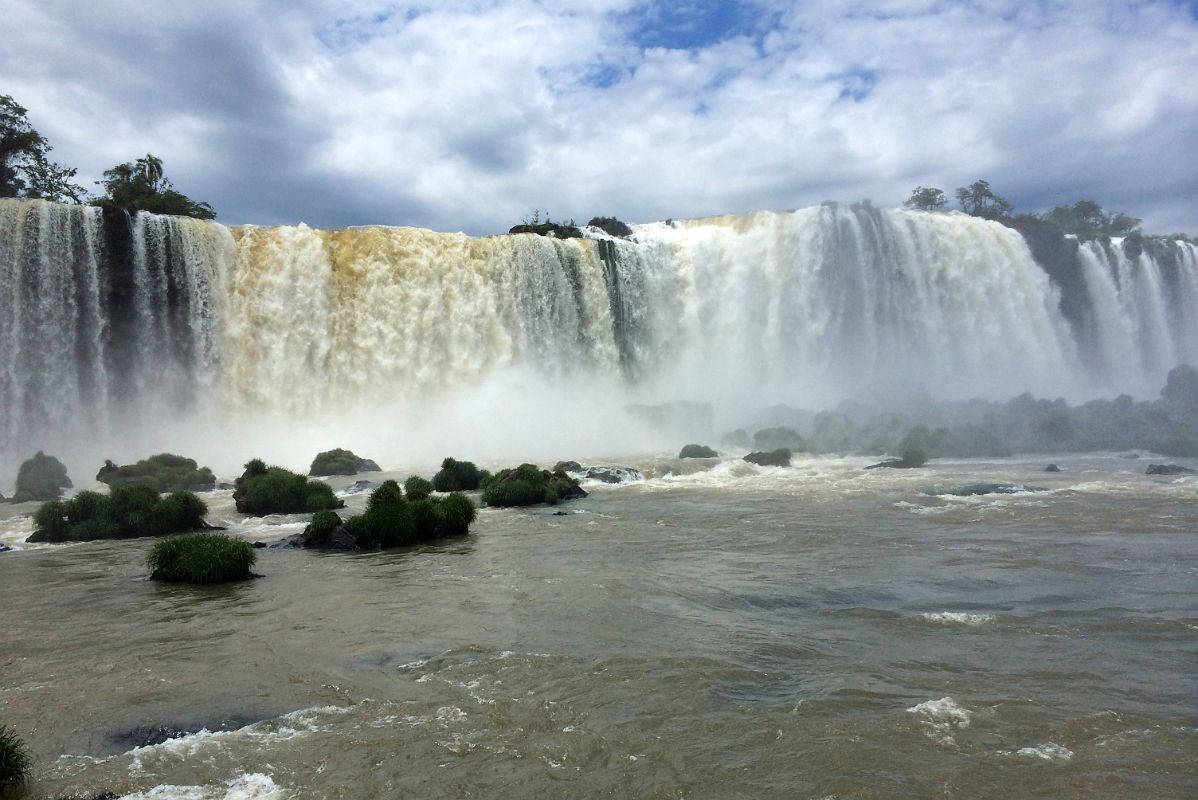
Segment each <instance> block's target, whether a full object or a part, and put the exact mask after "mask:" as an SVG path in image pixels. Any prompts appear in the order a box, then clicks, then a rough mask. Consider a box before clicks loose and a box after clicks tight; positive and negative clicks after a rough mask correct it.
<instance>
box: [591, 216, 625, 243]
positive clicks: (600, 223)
mask: <svg viewBox="0 0 1198 800" xmlns="http://www.w3.org/2000/svg"><path fill="white" fill-rule="evenodd" d="M587 225H588V226H589V227H592V228H598V229H599V230H601V231H603V232H604V233H606V234H607V235H608V236H617V237H620V238H622V239H627V238H628V237H629V236H631V235H632V228H631V227H630V226H629V225H628V223H626V222H621V221H620V220H618V219H616V218H615V217H591V221H590V222H588V223H587Z"/></svg>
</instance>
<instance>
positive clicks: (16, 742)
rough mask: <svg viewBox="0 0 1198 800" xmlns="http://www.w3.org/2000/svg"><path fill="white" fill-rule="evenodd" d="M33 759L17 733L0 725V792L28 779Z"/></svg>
mask: <svg viewBox="0 0 1198 800" xmlns="http://www.w3.org/2000/svg"><path fill="white" fill-rule="evenodd" d="M32 771H33V759H32V758H30V756H29V749H28V748H27V747H25V742H23V741H22V740H21V738H20V737H19V736H17V734H16V733H15V732H13V731H11V730H9V728H8V727H7V726H5V725H0V794H3V793H4V790H5V789H7V788H8V787H9V786H19V785H20V784H22V783H24V782H25V781H27V780H29V776H30V773H31V772H32Z"/></svg>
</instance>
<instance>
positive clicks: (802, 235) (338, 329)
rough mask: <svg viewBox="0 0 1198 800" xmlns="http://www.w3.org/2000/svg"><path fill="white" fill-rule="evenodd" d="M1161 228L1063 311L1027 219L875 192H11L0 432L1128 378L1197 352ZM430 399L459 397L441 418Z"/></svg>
mask: <svg viewBox="0 0 1198 800" xmlns="http://www.w3.org/2000/svg"><path fill="white" fill-rule="evenodd" d="M1170 247H1171V249H1168V257H1167V258H1165V257H1163V256H1161V254H1159V253H1158V254H1154V252H1149V251H1147V250H1145V251H1144V252H1142V253H1138V254H1136V255H1135V257H1130V256H1128V255H1127V254H1126V252H1125V249H1126V248H1124V247H1123V246H1122V245H1121V244H1120V243H1119V242H1115V243H1113V244H1112V245H1110V246H1101V245H1098V244H1096V243H1088V244H1084V245H1082V246H1081V247H1080V249H1079V255H1078V262H1077V270H1075V272H1076V271H1080V274H1081V276H1082V281H1083V282H1084V287H1085V292H1086V293H1088V297H1087V298H1086V302H1085V306H1086V309H1085V314H1083V315H1082V318H1081V319H1080V321H1079V320H1078V319H1074V318H1073V317H1071V318H1070V319H1069V320H1068V321H1067V320H1066V317H1065V316H1064V315H1063V314H1062V313H1061V311H1060V308H1059V306H1060V293H1059V291H1058V289H1057V287H1056V285H1054V284H1053V283H1052V281H1050V280H1049V277H1048V275H1047V274H1046V272H1045V271H1044V270H1043V269H1040V268H1039V267H1038V266H1037V264H1036V262H1035V261H1034V259H1033V257H1032V254H1031V252H1030V251H1029V249H1028V246H1027V244H1026V243H1025V241H1024V239H1023V237H1022V236H1021V235H1020V234H1019V233H1018V232H1016V231H1014V230H1012V229H1010V228H1007V227H1005V226H1003V225H1000V224H998V223H994V222H989V221H986V220H981V219H977V218H973V217H968V216H964V215H961V214H955V213H950V214H926V213H920V212H908V211H901V210H881V209H876V208H873V207H872V206H870V205H869V204H868V203H863V204H857V205H854V206H839V205H836V204H825V205H823V206H821V207H818V208H808V209H802V210H799V211H794V212H785V213H770V212H758V213H753V214H744V215H735V216H728V217H717V218H710V219H701V220H689V221H679V222H670V223H653V224H648V225H641V226H637V227H636V228H635V234H634V236H633V237H632V240H623V239H611V238H606V237H602V236H599V235H598V234H596V235H595V236H594V237H593V238H585V239H566V240H557V239H551V238H544V237H538V236H534V235H530V234H522V235H513V236H497V237H486V238H473V237H468V236H464V235H462V234H441V233H434V232H432V231H427V230H418V229H412V228H381V227H369V228H349V229H344V230H336V231H321V230H313V229H310V228H308V227H306V226H303V225H299V226H292V227H279V228H261V227H252V226H250V227H243V228H236V229H232V230H230V229H227V228H225V227H223V226H221V225H218V224H216V223H209V222H201V221H197V220H189V219H179V218H172V217H160V216H155V215H152V214H144V213H143V214H138V215H136V216H134V217H133V218H130V217H128V216H127V215H125V214H124V213H123V212H111V211H105V212H102V211H101V210H99V209H96V208H88V207H79V206H62V205H53V204H49V203H43V202H37V201H12V200H5V201H0V280H2V283H0V326H2V327H0V404H2V405H0V422H2V424H3V430H2V431H0V451H2V452H3V453H4V454H5V462H6V471H11V470H13V469H15V460H17V459H18V458H23V457H24V456H25V455H27V453H28V451H30V450H32V449H34V448H37V447H44V448H60V449H62V448H65V449H68V450H69V449H70V448H71V447H72V445H73V444H78V443H79V442H80V441H85V442H87V443H89V445H90V446H91V450H89V451H88V457H89V458H93V457H94V456H95V455H96V452H105V453H106V452H108V451H106V450H105V448H106V447H112V446H113V443H114V442H121V443H122V445H121V448H122V451H123V452H124V451H132V452H128V456H129V457H133V456H142V455H146V454H147V451H148V450H151V449H182V447H173V444H174V442H175V441H176V440H175V439H170V437H168V436H167V435H166V434H161V435H157V433H160V431H159V428H162V427H163V425H165V421H166V420H168V419H169V418H172V417H179V416H180V415H183V416H184V419H183V422H182V423H181V424H180V425H179V426H174V427H173V428H172V429H171V431H172V433H171V435H172V436H175V437H176V439H177V437H178V436H179V431H180V430H186V424H187V420H188V419H200V417H196V414H199V413H200V412H208V413H206V415H203V416H202V421H203V424H194V425H192V430H193V436H196V437H199V436H200V434H194V431H195V430H201V429H202V430H204V431H211V430H213V429H214V426H218V425H226V426H227V425H230V424H232V423H231V421H235V420H238V419H250V418H254V419H261V418H263V417H264V416H273V418H275V419H276V420H280V419H281V420H284V421H286V422H285V424H286V425H288V426H291V427H288V428H285V429H283V430H286V431H288V432H292V431H294V423H295V422H296V421H301V422H303V424H304V425H307V426H308V427H309V430H311V429H312V427H311V426H314V425H317V424H318V423H321V422H322V421H327V420H329V419H332V418H346V417H347V416H350V417H352V416H353V415H354V414H367V413H369V414H374V415H376V416H375V417H372V418H371V419H372V420H373V419H378V420H380V421H381V424H382V426H383V427H385V428H386V429H388V430H391V429H395V430H399V429H407V430H415V429H422V430H432V432H431V433H429V436H430V441H431V440H432V439H436V440H437V441H438V442H444V441H445V437H446V436H447V435H448V434H447V433H446V429H447V428H460V429H462V430H463V431H465V429H467V428H468V429H469V430H468V431H466V432H464V433H463V434H462V436H463V439H462V441H463V442H465V443H467V444H470V445H472V446H473V445H474V444H476V443H477V442H478V441H479V440H480V438H481V437H482V435H483V432H485V431H486V430H487V429H488V426H490V427H491V428H502V427H505V426H507V427H510V420H511V416H510V415H509V416H504V413H502V412H504V406H505V404H506V406H508V407H509V409H508V410H510V407H512V406H519V405H525V406H528V408H526V409H525V416H526V417H528V418H530V419H533V420H534V421H540V422H541V423H542V424H543V425H544V426H545V427H549V428H552V429H554V430H555V432H556V433H557V434H559V435H560V433H561V431H562V430H563V429H564V428H565V427H566V426H567V424H568V425H569V427H571V428H579V429H580V430H586V429H589V427H590V426H592V425H594V424H595V423H594V420H593V419H592V418H591V417H588V420H590V421H588V423H587V424H585V425H580V424H574V423H576V422H577V420H575V421H574V422H569V417H568V416H567V417H564V418H562V419H554V420H552V421H550V420H548V419H545V418H543V414H544V410H545V408H548V407H563V406H570V407H573V408H575V409H576V410H577V407H578V405H579V404H580V403H583V402H584V401H589V402H593V403H594V404H595V408H598V409H600V410H601V411H602V413H603V414H604V415H606V416H607V417H610V418H611V420H610V422H611V427H608V428H606V429H605V434H604V435H607V434H610V433H612V432H616V431H619V430H621V426H624V427H627V421H626V420H624V418H623V416H622V415H621V414H620V409H622V408H623V407H624V405H625V404H626V403H628V402H637V401H640V402H656V401H663V400H673V399H687V400H704V401H710V402H713V403H715V405H716V409H717V414H722V415H723V417H724V419H722V420H721V424H722V423H723V422H728V423H732V424H736V423H737V422H738V418H741V417H743V416H744V415H746V414H751V413H752V412H753V410H754V409H758V408H761V407H764V406H766V405H769V404H771V403H778V402H785V403H789V404H791V405H800V406H808V407H812V406H820V405H826V404H829V403H832V402H835V401H836V400H838V399H841V398H843V397H846V396H851V395H853V394H855V393H858V392H861V391H867V390H870V389H874V388H877V387H879V386H886V385H892V384H894V383H895V382H899V381H906V382H912V383H921V384H924V385H926V386H927V387H928V388H929V389H930V390H931V391H932V392H933V394H935V395H937V396H941V397H968V396H973V395H982V396H991V397H1006V396H1010V395H1011V394H1013V393H1015V392H1018V391H1023V390H1030V391H1032V392H1035V393H1039V394H1047V395H1056V394H1069V395H1071V396H1075V397H1076V396H1082V395H1087V394H1097V393H1110V392H1111V391H1112V390H1115V389H1118V390H1132V391H1136V392H1137V393H1139V394H1141V395H1146V394H1149V393H1154V392H1155V391H1156V388H1157V387H1159V385H1160V382H1161V379H1162V377H1163V375H1164V372H1165V371H1167V370H1168V369H1169V368H1170V367H1171V366H1173V365H1174V364H1175V363H1177V362H1179V361H1182V360H1187V359H1189V360H1194V359H1195V357H1196V356H1198V325H1196V322H1198V258H1196V250H1195V248H1194V247H1193V246H1192V245H1189V244H1186V243H1175V245H1172V246H1170ZM1158 249H1160V248H1158ZM1162 258H1163V260H1162ZM512 375H517V376H523V377H518V378H516V379H513V380H511V381H509V382H507V383H504V381H505V376H512ZM528 376H534V377H533V378H531V379H530V378H528ZM496 387H499V388H496ZM546 392H549V393H553V392H556V393H557V394H555V395H554V397H553V398H552V399H551V401H549V402H548V403H547V405H546V406H542V407H538V408H533V405H535V404H534V403H533V400H534V398H535V396H536V395H537V394H538V393H542V394H544V393H546ZM446 407H455V408H457V411H458V416H456V417H453V418H452V419H451V418H450V417H446V416H441V417H438V416H437V412H438V411H443V410H444V409H445V408H446ZM255 424H256V423H255ZM156 432H157V433H156ZM276 433H277V431H276ZM467 434H469V435H467ZM130 435H134V437H135V438H134V439H132V440H129V439H128V438H127V437H129V436H130ZM268 435H269V434H268V433H267V432H265V431H262V432H259V433H255V432H254V431H253V430H252V429H250V428H245V427H243V428H242V429H239V430H238V432H237V433H236V434H234V437H235V438H236V439H237V440H238V441H241V440H244V439H246V438H250V439H254V437H255V436H257V437H258V439H262V440H263V441H265V440H266V439H267V437H268ZM401 438H402V437H401ZM343 443H345V444H348V442H341V441H338V442H330V443H329V445H330V446H332V445H334V444H335V445H340V444H343ZM243 444H244V446H245V447H254V448H258V447H260V446H261V442H260V441H258V440H257V439H254V441H253V443H252V444H249V443H244V442H243ZM301 444H302V446H303V447H305V448H306V449H311V447H310V444H311V443H310V442H309V441H306V440H305V441H304V442H302V443H301ZM404 444H410V441H409V440H404ZM298 446H300V445H297V447H298ZM620 446H627V443H626V442H625V443H621V445H620ZM436 447H437V448H438V450H439V449H440V447H441V445H440V444H437V445H436ZM76 451H78V448H76ZM92 451H96V452H92ZM255 454H258V452H246V453H244V454H242V453H240V452H239V453H238V454H237V455H236V456H234V457H235V458H239V457H241V456H242V455H245V456H248V455H255ZM264 454H265V455H270V454H269V452H265V453H264ZM113 455H118V453H115V452H114V453H113Z"/></svg>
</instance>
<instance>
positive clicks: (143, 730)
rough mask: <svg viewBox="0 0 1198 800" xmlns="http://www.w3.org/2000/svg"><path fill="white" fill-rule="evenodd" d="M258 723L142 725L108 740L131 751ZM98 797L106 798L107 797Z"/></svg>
mask: <svg viewBox="0 0 1198 800" xmlns="http://www.w3.org/2000/svg"><path fill="white" fill-rule="evenodd" d="M256 721H257V720H252V719H222V720H217V721H215V722H204V723H195V724H186V723H177V724H176V723H171V724H166V725H141V726H138V727H136V728H131V729H130V730H127V731H121V732H119V733H114V734H112V735H111V736H109V737H108V738H109V740H110V741H112V743H113V744H116V745H119V746H121V747H123V748H125V749H128V750H131V749H133V748H134V747H152V746H154V745H156V744H162V743H163V742H169V741H170V740H171V739H181V738H182V737H184V736H192V735H194V734H197V733H199V732H200V731H210V732H212V733H216V732H218V731H235V730H237V729H238V728H244V727H245V726H246V725H252V724H253V723H254V722H256ZM97 796H98V797H104V796H105V795H97Z"/></svg>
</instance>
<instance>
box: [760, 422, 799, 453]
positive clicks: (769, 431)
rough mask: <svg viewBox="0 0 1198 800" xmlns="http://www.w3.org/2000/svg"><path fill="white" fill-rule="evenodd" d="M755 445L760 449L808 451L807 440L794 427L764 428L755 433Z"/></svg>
mask: <svg viewBox="0 0 1198 800" xmlns="http://www.w3.org/2000/svg"><path fill="white" fill-rule="evenodd" d="M753 446H754V447H756V448H757V449H758V450H777V449H778V448H788V449H790V450H795V451H799V452H806V451H807V449H808V447H807V442H806V441H804V440H803V437H802V436H800V435H799V432H798V431H796V430H795V429H794V428H788V427H786V426H779V427H776V428H762V429H761V430H759V431H757V433H755V434H753Z"/></svg>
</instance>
